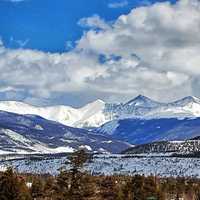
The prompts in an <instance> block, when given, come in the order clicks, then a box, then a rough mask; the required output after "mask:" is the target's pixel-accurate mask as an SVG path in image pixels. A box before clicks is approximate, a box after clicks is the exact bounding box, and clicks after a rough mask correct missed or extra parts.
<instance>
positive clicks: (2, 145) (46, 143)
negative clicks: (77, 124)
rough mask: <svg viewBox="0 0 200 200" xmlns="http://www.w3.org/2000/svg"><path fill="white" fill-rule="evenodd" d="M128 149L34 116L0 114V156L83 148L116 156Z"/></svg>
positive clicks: (116, 143)
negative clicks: (0, 154)
mask: <svg viewBox="0 0 200 200" xmlns="http://www.w3.org/2000/svg"><path fill="white" fill-rule="evenodd" d="M127 147H130V145H129V144H128V143H125V142H120V141H117V140H114V139H112V138H111V137H108V136H103V135H100V134H93V133H92V132H91V131H87V130H84V129H79V128H72V127H69V126H65V125H63V124H61V123H58V122H54V121H49V120H46V119H44V118H41V117H39V116H34V115H19V114H15V113H8V112H5V111H0V153H1V152H2V153H4V152H10V153H59V152H72V151H74V150H77V149H79V148H85V149H87V150H89V151H92V152H95V151H97V152H120V151H121V150H122V149H126V148H127Z"/></svg>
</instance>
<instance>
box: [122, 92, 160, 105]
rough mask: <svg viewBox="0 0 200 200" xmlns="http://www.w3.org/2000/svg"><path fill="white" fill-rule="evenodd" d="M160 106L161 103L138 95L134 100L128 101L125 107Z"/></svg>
mask: <svg viewBox="0 0 200 200" xmlns="http://www.w3.org/2000/svg"><path fill="white" fill-rule="evenodd" d="M160 104H161V103H159V102H157V101H154V100H152V99H150V98H149V97H146V96H144V95H141V94H140V95H138V96H137V97H135V98H134V99H132V100H130V101H128V102H127V103H126V104H125V105H129V106H130V105H131V106H138V107H156V106H159V105H160Z"/></svg>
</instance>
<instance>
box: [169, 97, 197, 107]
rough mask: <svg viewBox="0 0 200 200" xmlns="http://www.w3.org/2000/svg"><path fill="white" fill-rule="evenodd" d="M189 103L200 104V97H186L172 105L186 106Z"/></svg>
mask: <svg viewBox="0 0 200 200" xmlns="http://www.w3.org/2000/svg"><path fill="white" fill-rule="evenodd" d="M189 103H197V104H200V98H198V97H195V96H187V97H184V98H182V99H180V100H177V101H175V102H173V103H172V104H174V105H178V106H185V105H187V104H189Z"/></svg>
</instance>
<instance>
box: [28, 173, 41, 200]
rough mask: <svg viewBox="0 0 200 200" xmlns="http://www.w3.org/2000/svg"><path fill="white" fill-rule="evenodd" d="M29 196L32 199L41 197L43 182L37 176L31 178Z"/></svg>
mask: <svg viewBox="0 0 200 200" xmlns="http://www.w3.org/2000/svg"><path fill="white" fill-rule="evenodd" d="M31 196H32V198H33V199H36V198H42V197H43V184H42V181H41V180H40V178H39V177H35V178H34V179H33V183H32V186H31Z"/></svg>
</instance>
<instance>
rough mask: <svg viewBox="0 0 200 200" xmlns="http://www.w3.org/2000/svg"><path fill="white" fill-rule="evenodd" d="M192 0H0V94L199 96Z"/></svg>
mask: <svg viewBox="0 0 200 200" xmlns="http://www.w3.org/2000/svg"><path fill="white" fill-rule="evenodd" d="M199 32H200V2H199V1H198V0H179V1H175V0H173V1H156V0H151V1H150V0H87V1H86V0H73V1H72V0H67V1H66V0H59V1H52V0H0V99H1V100H20V101H24V102H28V103H31V104H34V105H57V104H65V105H70V106H74V107H80V106H82V105H84V104H86V103H88V102H91V101H93V100H96V99H102V100H104V101H107V102H122V101H127V100H129V99H131V98H133V97H135V96H137V95H139V94H143V95H146V96H149V97H151V98H153V99H155V100H159V101H163V102H166V101H172V100H175V99H178V98H181V97H184V96H188V95H193V96H200V90H199V88H200V76H199V75H200V66H199V65H200V56H199V52H200V36H199V35H200V34H199Z"/></svg>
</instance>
